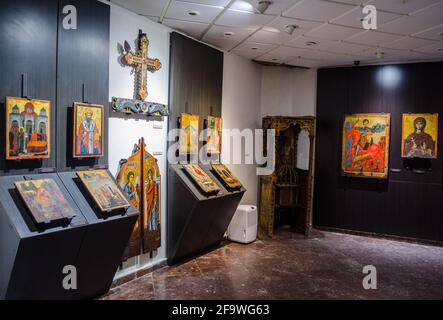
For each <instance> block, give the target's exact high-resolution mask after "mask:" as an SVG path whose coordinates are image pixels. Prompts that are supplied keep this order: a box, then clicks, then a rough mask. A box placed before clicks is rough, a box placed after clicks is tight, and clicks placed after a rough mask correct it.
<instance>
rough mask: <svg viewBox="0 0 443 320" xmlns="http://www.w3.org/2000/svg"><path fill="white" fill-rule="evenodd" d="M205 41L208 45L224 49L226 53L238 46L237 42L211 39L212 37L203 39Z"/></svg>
mask: <svg viewBox="0 0 443 320" xmlns="http://www.w3.org/2000/svg"><path fill="white" fill-rule="evenodd" d="M203 41H204V42H206V43H210V44H212V45H213V46H216V47H219V48H221V49H224V50H226V51H229V50H231V49H232V48H234V47H235V46H236V45H237V44H238V42H237V41H233V40H229V39H220V38H210V37H206V36H205V37H204V38H203Z"/></svg>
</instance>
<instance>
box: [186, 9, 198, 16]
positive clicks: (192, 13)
mask: <svg viewBox="0 0 443 320" xmlns="http://www.w3.org/2000/svg"><path fill="white" fill-rule="evenodd" d="M188 14H189V15H190V16H198V15H200V12H198V11H194V10H192V11H188Z"/></svg>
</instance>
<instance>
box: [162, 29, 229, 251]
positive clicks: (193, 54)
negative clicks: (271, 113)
mask: <svg viewBox="0 0 443 320" xmlns="http://www.w3.org/2000/svg"><path fill="white" fill-rule="evenodd" d="M169 81H170V89H169V90H170V92H169V105H170V108H171V115H170V117H169V129H173V128H177V118H178V117H179V116H180V114H182V113H192V114H197V115H199V116H200V128H202V127H203V120H204V119H205V117H206V116H208V115H211V114H212V115H213V116H221V104H222V88H223V52H221V51H219V50H216V49H213V48H211V47H209V46H207V45H204V44H202V43H199V42H197V41H194V40H192V39H190V38H188V37H185V36H183V35H181V34H178V33H175V32H173V33H172V34H171V50H170V80H169ZM174 175H175V173H174V170H173V166H171V165H169V168H168V214H167V217H168V219H167V222H168V225H167V235H168V241H167V244H168V248H167V251H168V258H171V256H172V255H173V254H174V253H173V251H174V248H175V247H177V246H179V244H177V243H176V242H177V241H178V242H180V240H177V239H174V235H176V234H177V232H180V231H179V230H177V226H179V225H180V223H179V222H178V220H180V219H184V221H187V222H189V221H191V220H192V219H191V218H192V212H191V211H186V212H184V213H183V214H182V212H177V210H175V212H174V209H173V208H176V207H177V203H179V202H178V201H180V200H181V199H183V193H182V192H181V190H182V189H181V184H180V183H178V182H177V180H176V179H174ZM226 214H230V213H229V212H227V213H226ZM220 219H223V216H220V217H218V220H217V221H219V220H220ZM217 221H216V222H217ZM193 223H198V221H197V222H195V221H193ZM214 223H215V222H214ZM226 227H227V226H226ZM203 235H204V234H203V233H201V234H194V235H193V237H194V239H193V241H194V242H193V243H195V242H199V243H202V242H203V241H202V240H201V238H202V236H203ZM176 240H177V241H176ZM219 240H221V239H219ZM191 242H192V241H191ZM199 249H200V250H201V246H198V245H197V246H195V247H192V248H190V250H189V251H198V250H199Z"/></svg>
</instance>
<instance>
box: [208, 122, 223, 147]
mask: <svg viewBox="0 0 443 320" xmlns="http://www.w3.org/2000/svg"><path fill="white" fill-rule="evenodd" d="M207 122H208V124H207V128H206V151H207V153H210V154H220V153H221V148H222V118H218V117H211V116H209V117H208V119H207Z"/></svg>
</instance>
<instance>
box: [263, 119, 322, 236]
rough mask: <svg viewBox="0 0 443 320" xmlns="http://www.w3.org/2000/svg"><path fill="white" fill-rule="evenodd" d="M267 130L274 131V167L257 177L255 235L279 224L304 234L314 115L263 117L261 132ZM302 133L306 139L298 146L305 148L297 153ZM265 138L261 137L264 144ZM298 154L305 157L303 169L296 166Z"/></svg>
mask: <svg viewBox="0 0 443 320" xmlns="http://www.w3.org/2000/svg"><path fill="white" fill-rule="evenodd" d="M267 129H273V130H275V170H274V171H273V173H272V174H270V175H266V176H260V177H259V237H260V238H263V237H272V236H273V234H274V229H275V228H277V227H279V226H281V225H290V226H291V227H293V228H294V229H296V230H297V231H300V232H301V233H303V234H305V235H306V236H308V235H309V233H310V231H311V227H312V185H313V172H314V171H313V169H314V168H313V164H314V159H313V158H314V139H315V117H311V116H306V117H282V116H277V117H266V118H263V130H264V134H265V135H266V130H267ZM302 135H304V137H306V140H307V142H306V143H304V144H300V149H301V148H303V147H304V148H305V149H306V148H308V149H309V150H308V151H306V150H303V151H301V152H300V151H299V143H300V139H301V137H302ZM266 140H267V138H266V136H265V137H264V142H265V146H266ZM302 145H303V147H302ZM265 150H266V147H265ZM300 156H304V157H305V159H304V162H303V161H301V162H302V163H304V167H303V168H300V166H299V165H298V162H300V160H299V159H300Z"/></svg>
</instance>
